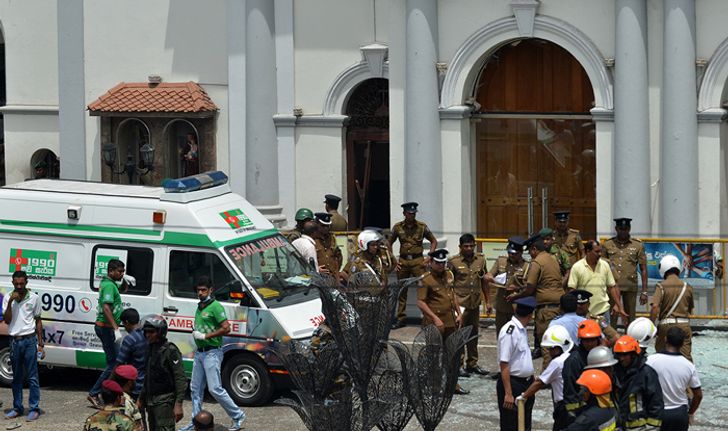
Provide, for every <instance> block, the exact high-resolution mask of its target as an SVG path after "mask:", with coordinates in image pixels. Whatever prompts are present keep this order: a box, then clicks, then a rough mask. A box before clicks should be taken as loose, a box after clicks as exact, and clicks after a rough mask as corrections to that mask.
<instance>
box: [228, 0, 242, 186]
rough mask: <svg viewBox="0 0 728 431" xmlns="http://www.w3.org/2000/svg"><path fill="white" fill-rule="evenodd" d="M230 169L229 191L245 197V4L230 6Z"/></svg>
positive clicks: (238, 1)
mask: <svg viewBox="0 0 728 431" xmlns="http://www.w3.org/2000/svg"><path fill="white" fill-rule="evenodd" d="M226 13H227V50H228V167H227V174H228V177H229V178H230V188H231V189H232V191H234V192H235V193H238V194H241V195H245V191H246V190H245V172H246V165H245V105H246V103H245V100H246V98H245V17H246V15H245V0H228V2H227V10H226Z"/></svg>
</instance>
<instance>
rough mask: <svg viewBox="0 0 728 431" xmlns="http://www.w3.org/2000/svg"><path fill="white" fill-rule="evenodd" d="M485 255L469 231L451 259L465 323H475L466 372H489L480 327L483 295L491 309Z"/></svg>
mask: <svg viewBox="0 0 728 431" xmlns="http://www.w3.org/2000/svg"><path fill="white" fill-rule="evenodd" d="M485 263H486V262H485V256H483V255H482V254H480V253H476V252H475V237H474V236H473V235H472V234H469V233H466V234H464V235H462V236H461V237H460V254H458V255H457V256H454V257H453V258H451V259H450V262H449V264H448V266H449V268H450V271H452V273H453V275H454V276H455V294H456V295H457V297H458V303H459V304H460V307H462V308H463V309H464V310H463V326H471V327H472V328H473V331H472V332H471V333H470V335H471V336H474V337H475V338H473V339H472V340H470V341H468V343H467V344H466V346H465V347H466V349H465V350H466V352H467V354H466V359H465V373H475V374H480V375H483V376H485V375H487V374H488V371H486V370H485V369H483V368H481V367H480V366H478V328H479V326H480V304H481V303H482V299H481V295H482V297H484V298H485V304H486V308H487V310H488V313H490V311H491V306H490V298H489V295H488V287H487V283H486V282H485V279H484V278H485Z"/></svg>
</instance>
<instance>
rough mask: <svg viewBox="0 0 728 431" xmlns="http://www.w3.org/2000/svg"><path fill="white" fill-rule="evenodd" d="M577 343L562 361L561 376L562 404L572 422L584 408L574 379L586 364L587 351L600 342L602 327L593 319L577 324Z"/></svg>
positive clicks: (579, 374)
mask: <svg viewBox="0 0 728 431" xmlns="http://www.w3.org/2000/svg"><path fill="white" fill-rule="evenodd" d="M578 335H579V345H578V346H576V348H575V349H573V350H572V351H571V353H569V357H568V358H566V361H564V369H563V371H562V373H561V376H562V377H563V379H564V406H565V407H566V412H567V413H568V415H569V419H568V421H569V422H572V421H573V420H574V419H575V418H576V416H578V415H579V413H581V410H582V409H583V408H584V405H585V404H584V402H583V400H582V399H581V395H580V394H579V387H578V384H577V383H576V380H577V379H578V378H579V376H581V373H582V372H583V371H584V367H586V365H587V356H588V355H589V352H590V351H591V350H592V349H594V348H595V347H597V346H599V345H600V344H601V340H602V328H601V327H600V326H599V324H598V323H597V322H596V321H594V320H590V319H587V320H585V321H583V322H581V323H580V324H579V332H578Z"/></svg>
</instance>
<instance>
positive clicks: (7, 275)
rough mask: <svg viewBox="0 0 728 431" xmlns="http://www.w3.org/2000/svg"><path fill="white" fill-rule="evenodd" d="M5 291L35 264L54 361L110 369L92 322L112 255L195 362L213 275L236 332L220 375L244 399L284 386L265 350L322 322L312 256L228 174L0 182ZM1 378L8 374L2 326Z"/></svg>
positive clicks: (129, 300)
mask: <svg viewBox="0 0 728 431" xmlns="http://www.w3.org/2000/svg"><path fill="white" fill-rule="evenodd" d="M0 233H1V234H0V262H4V265H0V293H2V294H3V295H7V294H9V293H10V292H12V289H13V287H12V283H11V275H12V273H13V272H15V271H16V270H23V271H25V272H26V273H27V274H28V286H29V288H30V289H31V290H32V291H34V292H36V293H37V294H38V295H40V299H41V304H42V319H43V328H44V333H43V338H44V341H45V345H46V357H45V359H44V360H43V361H42V363H44V364H46V365H49V366H63V367H81V368H96V369H103V368H104V366H105V355H104V353H103V350H102V347H101V343H100V340H99V338H98V337H97V336H96V334H95V332H94V322H95V320H96V316H97V312H98V288H99V282H100V280H101V278H102V277H103V276H104V275H105V274H106V266H107V264H108V262H109V260H111V259H120V260H121V261H122V262H124V264H125V265H126V274H127V275H128V276H130V277H129V282H128V283H126V284H128V289H127V290H126V292H124V293H122V295H121V297H122V301H123V304H124V308H128V307H133V308H135V309H137V310H138V311H139V314H140V315H141V316H142V317H143V316H145V315H148V314H161V315H162V316H164V317H165V319H166V320H167V323H168V326H169V335H168V337H169V339H170V341H172V342H174V343H175V344H176V345H177V346H178V347H179V348H180V350H181V351H182V354H183V356H184V365H185V370H186V371H187V373H188V374H189V373H191V371H192V363H193V357H194V352H195V345H194V341H193V338H192V335H191V333H192V330H193V325H194V315H195V310H196V309H197V304H198V299H197V296H196V293H195V283H196V280H198V279H199V278H200V277H201V276H207V277H209V278H210V280H212V283H213V286H214V295H215V297H216V299H217V300H218V301H220V302H221V303H222V304H223V305H224V307H225V310H226V312H227V317H228V320H229V322H230V324H231V327H232V331H231V333H230V334H229V336H226V337H224V342H223V350H224V361H223V364H222V380H223V385H224V386H225V388H226V389H227V390H228V392H229V393H230V395H231V396H232V397H233V399H234V400H235V401H236V402H237V403H238V404H241V405H259V404H263V403H265V402H266V401H268V400H269V398H270V397H271V394H272V392H273V391H274V389H275V388H276V387H281V386H284V385H287V384H289V382H290V379H289V378H288V375H287V371H286V370H285V368H284V367H283V366H282V365H281V363H280V361H279V360H278V359H277V358H276V356H275V355H274V354H272V353H271V352H270V348H271V347H274V346H275V345H276V344H277V343H280V342H282V341H285V340H288V339H307V338H309V337H310V336H311V334H312V333H313V331H314V329H315V328H316V326H318V324H319V323H321V322H322V321H323V319H324V318H323V315H322V314H321V302H320V299H319V296H318V291H317V290H316V289H315V288H313V287H312V286H311V285H310V281H311V278H310V276H309V275H308V274H307V271H308V269H309V265H308V264H307V262H305V261H304V260H303V258H302V257H301V256H300V255H299V254H298V253H297V252H296V251H295V249H294V248H293V247H292V246H291V245H290V244H289V243H288V242H287V241H286V240H285V239H284V237H283V236H282V235H281V234H280V233H279V232H278V231H277V230H276V229H275V228H274V227H273V225H272V224H271V223H270V222H269V221H268V220H267V219H266V218H265V217H264V216H263V215H262V214H261V213H260V212H258V211H257V210H256V209H255V208H254V207H253V206H252V205H251V204H250V203H249V202H247V201H246V200H245V199H243V198H242V197H241V196H239V195H237V194H235V193H232V192H231V190H230V187H229V185H228V184H227V176H226V175H225V174H224V173H222V172H219V171H217V172H208V173H205V174H201V175H197V176H192V177H185V178H181V179H177V180H166V181H165V182H164V184H163V187H147V186H136V185H120V184H103V183H95V182H83V181H67V180H49V179H40V180H32V181H26V182H23V183H19V184H14V185H8V186H5V187H2V188H0ZM0 333H2V334H5V335H2V336H0V382H4V383H6V384H7V383H9V382H11V381H12V368H11V366H10V352H9V339H8V336H7V327H6V326H5V325H3V328H2V331H1V332H0Z"/></svg>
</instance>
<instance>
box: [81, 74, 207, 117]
mask: <svg viewBox="0 0 728 431" xmlns="http://www.w3.org/2000/svg"><path fill="white" fill-rule="evenodd" d="M88 110H89V111H90V113H91V115H100V116H103V115H115V114H117V115H118V114H127V113H134V114H140V113H147V114H159V113H177V114H180V113H183V114H192V115H195V116H212V115H214V114H215V112H216V111H217V106H215V104H214V103H213V102H212V100H211V99H210V96H208V95H207V93H206V92H205V90H203V89H202V87H200V85H199V84H197V83H195V82H179V83H177V82H162V83H160V84H149V83H146V82H121V83H119V84H118V85H116V86H115V87H114V88H112V89H111V90H109V91H107V92H106V93H105V94H103V95H102V96H101V97H99V98H98V99H96V101H95V102H93V103H91V104H90V105H88Z"/></svg>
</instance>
